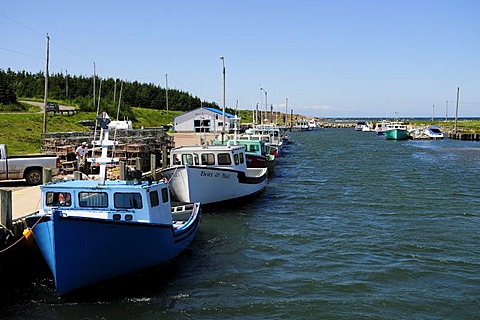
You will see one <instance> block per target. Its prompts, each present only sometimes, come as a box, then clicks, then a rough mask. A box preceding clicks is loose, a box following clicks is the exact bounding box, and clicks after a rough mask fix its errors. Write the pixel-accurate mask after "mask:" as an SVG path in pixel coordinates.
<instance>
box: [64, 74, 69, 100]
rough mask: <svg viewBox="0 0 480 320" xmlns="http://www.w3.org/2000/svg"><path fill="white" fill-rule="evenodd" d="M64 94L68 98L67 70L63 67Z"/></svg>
mask: <svg viewBox="0 0 480 320" xmlns="http://www.w3.org/2000/svg"><path fill="white" fill-rule="evenodd" d="M65 95H66V97H67V99H68V70H67V69H65Z"/></svg>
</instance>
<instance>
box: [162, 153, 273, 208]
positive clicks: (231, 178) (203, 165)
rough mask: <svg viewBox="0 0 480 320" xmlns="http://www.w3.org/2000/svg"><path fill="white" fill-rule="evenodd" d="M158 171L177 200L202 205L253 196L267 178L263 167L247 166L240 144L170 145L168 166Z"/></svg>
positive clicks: (265, 182) (262, 187) (262, 186)
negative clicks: (167, 182)
mask: <svg viewBox="0 0 480 320" xmlns="http://www.w3.org/2000/svg"><path fill="white" fill-rule="evenodd" d="M162 174H163V175H164V176H165V177H166V178H167V179H168V180H169V185H170V187H171V190H172V194H173V195H174V197H176V198H177V200H179V201H182V202H201V203H202V205H212V204H218V203H220V202H226V201H232V200H239V199H241V198H246V197H251V196H254V195H256V194H257V193H259V192H261V191H262V190H263V189H264V188H265V186H266V184H267V180H268V178H267V168H248V167H247V160H246V155H245V146H244V145H203V146H183V147H177V148H173V149H172V150H171V151H170V166H169V167H168V168H166V169H162Z"/></svg>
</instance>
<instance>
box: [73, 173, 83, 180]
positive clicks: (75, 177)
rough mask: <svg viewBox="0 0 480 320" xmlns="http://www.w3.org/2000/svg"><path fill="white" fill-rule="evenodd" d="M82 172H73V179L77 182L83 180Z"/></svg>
mask: <svg viewBox="0 0 480 320" xmlns="http://www.w3.org/2000/svg"><path fill="white" fill-rule="evenodd" d="M82 176H83V175H82V172H81V171H74V172H73V179H75V180H82Z"/></svg>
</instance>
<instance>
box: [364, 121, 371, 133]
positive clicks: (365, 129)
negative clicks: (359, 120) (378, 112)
mask: <svg viewBox="0 0 480 320" xmlns="http://www.w3.org/2000/svg"><path fill="white" fill-rule="evenodd" d="M362 131H363V132H371V131H374V128H373V124H372V123H371V122H365V125H364V126H363V128H362Z"/></svg>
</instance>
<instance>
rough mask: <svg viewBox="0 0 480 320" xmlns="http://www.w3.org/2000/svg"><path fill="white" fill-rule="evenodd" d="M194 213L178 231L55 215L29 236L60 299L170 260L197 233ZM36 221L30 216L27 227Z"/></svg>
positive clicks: (198, 214) (45, 218) (162, 226)
mask: <svg viewBox="0 0 480 320" xmlns="http://www.w3.org/2000/svg"><path fill="white" fill-rule="evenodd" d="M194 210H196V212H195V213H194V214H193V215H192V216H191V217H190V219H189V220H188V221H187V222H186V223H185V225H184V227H182V228H179V229H174V228H173V226H172V225H169V224H152V223H141V222H129V221H114V220H104V219H94V218H85V217H69V216H66V215H63V214H62V212H61V211H54V212H53V214H52V215H45V216H43V217H42V218H41V221H40V222H39V223H38V224H37V225H36V226H35V228H34V229H33V233H34V236H35V239H36V241H37V244H38V246H39V248H40V250H41V252H42V254H43V256H44V258H45V260H46V262H47V264H48V266H49V267H50V270H51V271H52V274H53V277H54V280H55V287H56V290H57V293H58V294H59V295H63V294H65V293H68V292H71V291H74V290H76V289H80V288H82V287H86V286H89V285H92V284H95V283H98V282H101V281H104V280H107V279H111V278H114V277H118V276H122V275H126V274H129V273H132V272H136V271H139V270H142V269H144V268H147V267H151V266H155V265H159V264H162V263H165V262H167V261H169V260H171V259H173V258H174V257H176V256H177V255H178V254H180V253H181V252H182V251H183V250H184V249H185V248H186V247H187V246H188V245H189V244H190V243H191V242H192V241H193V239H194V238H195V235H196V234H197V231H198V227H199V224H200V221H201V212H200V211H199V208H196V209H194ZM40 217H41V216H33V217H30V218H29V219H28V220H27V223H29V224H33V223H34V222H36V221H37V220H38V219H39V218H40Z"/></svg>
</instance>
